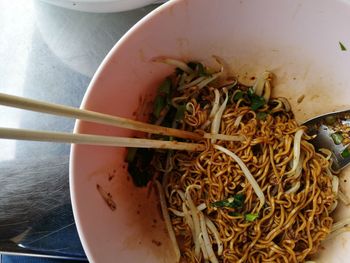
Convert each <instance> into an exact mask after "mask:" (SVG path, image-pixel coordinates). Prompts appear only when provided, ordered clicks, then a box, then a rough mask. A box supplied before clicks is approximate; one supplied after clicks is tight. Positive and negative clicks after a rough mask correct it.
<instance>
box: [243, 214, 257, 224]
mask: <svg viewBox="0 0 350 263" xmlns="http://www.w3.org/2000/svg"><path fill="white" fill-rule="evenodd" d="M258 217H259V214H245V215H244V218H245V220H247V221H249V222H253V221H254V220H255V219H257V218H258Z"/></svg>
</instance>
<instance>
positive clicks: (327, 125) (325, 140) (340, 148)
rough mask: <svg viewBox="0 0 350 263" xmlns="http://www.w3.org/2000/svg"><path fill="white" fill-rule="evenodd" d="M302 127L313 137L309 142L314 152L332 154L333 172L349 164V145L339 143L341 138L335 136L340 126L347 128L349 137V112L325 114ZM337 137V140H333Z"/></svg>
mask: <svg viewBox="0 0 350 263" xmlns="http://www.w3.org/2000/svg"><path fill="white" fill-rule="evenodd" d="M303 125H305V126H307V127H308V134H309V135H312V136H315V138H314V139H312V140H311V141H310V142H311V143H312V144H313V145H314V147H315V148H316V150H318V149H321V148H325V149H328V150H330V151H331V152H332V153H333V154H332V159H333V164H332V169H333V170H334V171H335V172H338V171H340V170H342V169H343V168H344V167H345V166H347V165H348V164H349V163H350V156H349V155H350V154H349V153H350V148H349V150H347V149H348V146H349V144H344V143H343V142H342V141H341V138H342V137H343V136H340V137H339V135H338V134H339V133H338V134H337V127H338V126H339V125H342V127H343V128H344V127H349V128H348V129H349V131H348V132H347V133H348V134H349V135H350V110H344V111H338V112H331V113H326V114H324V115H321V116H317V117H315V118H312V119H310V120H308V121H306V122H304V124H303ZM344 133H345V132H344ZM337 136H338V139H339V138H340V139H339V140H337V138H335V137H337Z"/></svg>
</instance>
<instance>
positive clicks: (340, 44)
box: [339, 41, 346, 51]
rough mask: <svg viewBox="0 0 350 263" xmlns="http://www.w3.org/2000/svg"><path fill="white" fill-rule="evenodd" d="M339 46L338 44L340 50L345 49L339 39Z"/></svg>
mask: <svg viewBox="0 0 350 263" xmlns="http://www.w3.org/2000/svg"><path fill="white" fill-rule="evenodd" d="M339 46H340V50H341V51H346V47H345V46H344V44H343V43H342V42H340V41H339Z"/></svg>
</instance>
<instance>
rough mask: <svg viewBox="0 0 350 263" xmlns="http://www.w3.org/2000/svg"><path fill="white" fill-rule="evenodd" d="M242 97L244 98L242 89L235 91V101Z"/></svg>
mask: <svg viewBox="0 0 350 263" xmlns="http://www.w3.org/2000/svg"><path fill="white" fill-rule="evenodd" d="M241 98H243V92H242V91H240V90H239V91H237V92H236V93H235V95H234V96H233V101H234V102H237V101H239V100H240V99H241Z"/></svg>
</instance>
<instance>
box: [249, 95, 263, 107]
mask: <svg viewBox="0 0 350 263" xmlns="http://www.w3.org/2000/svg"><path fill="white" fill-rule="evenodd" d="M250 100H251V102H252V104H251V105H250V107H251V108H252V110H253V111H256V110H258V109H260V108H261V107H263V106H264V105H265V99H264V97H260V96H258V95H255V94H254V95H253V96H251V98H250Z"/></svg>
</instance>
